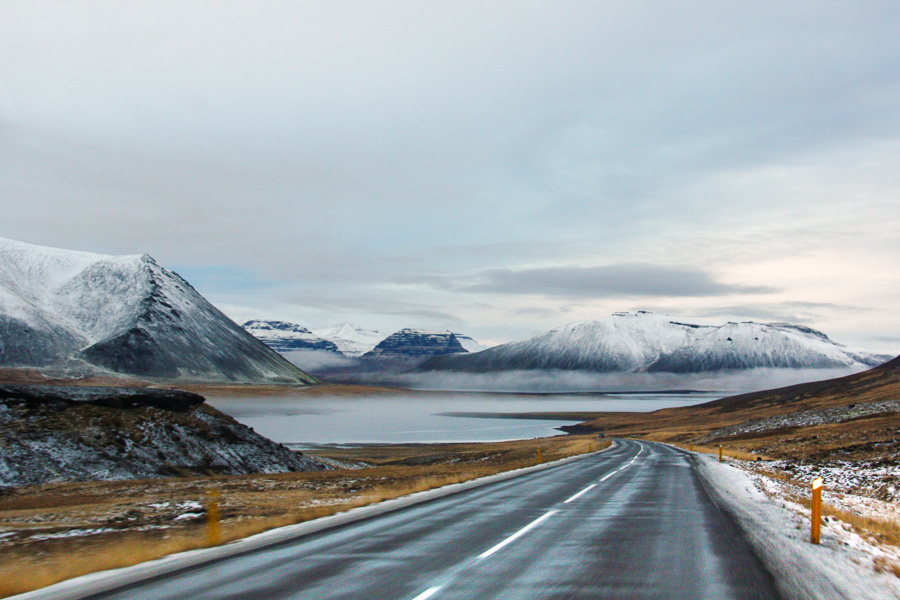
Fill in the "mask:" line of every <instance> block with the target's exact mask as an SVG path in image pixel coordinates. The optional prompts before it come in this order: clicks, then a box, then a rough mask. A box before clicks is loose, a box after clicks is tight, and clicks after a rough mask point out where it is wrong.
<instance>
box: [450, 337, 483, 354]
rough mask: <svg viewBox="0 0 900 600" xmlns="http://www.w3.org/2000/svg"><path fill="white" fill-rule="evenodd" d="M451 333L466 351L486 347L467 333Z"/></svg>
mask: <svg viewBox="0 0 900 600" xmlns="http://www.w3.org/2000/svg"><path fill="white" fill-rule="evenodd" d="M453 335H455V336H456V341H457V342H459V345H460V346H462V347H463V348H464V349H465V350H466V352H481V351H482V350H487V349H488V347H487V346H485V345H483V344H479V343H478V342H476V341H475V340H474V339H472V338H470V337H469V336H467V335H463V334H461V333H454V334H453Z"/></svg>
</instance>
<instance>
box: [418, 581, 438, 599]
mask: <svg viewBox="0 0 900 600" xmlns="http://www.w3.org/2000/svg"><path fill="white" fill-rule="evenodd" d="M440 589H441V586H439V585H436V586H434V587H430V588H428V589H427V590H425V591H424V592H422V593H421V594H419V595H418V596H416V597H415V598H413V599H412V600H425V599H426V598H431V597H432V596H434V595H435V594H437V593H438V590H440Z"/></svg>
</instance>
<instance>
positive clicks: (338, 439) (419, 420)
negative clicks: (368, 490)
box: [207, 392, 723, 446]
mask: <svg viewBox="0 0 900 600" xmlns="http://www.w3.org/2000/svg"><path fill="white" fill-rule="evenodd" d="M722 395H723V394H721V393H718V392H693V393H691V392H653V393H635V392H629V393H616V394H492V393H460V392H444V393H440V392H423V393H415V392H408V393H407V392H404V393H399V394H397V395H387V394H375V395H371V396H315V397H311V396H307V395H304V394H297V395H296V396H278V397H272V396H260V397H242V398H233V397H232V398H226V397H221V398H217V397H215V396H210V397H208V398H207V401H208V402H209V403H210V404H211V405H212V406H214V407H216V408H218V409H219V410H221V411H222V412H224V413H226V414H229V415H231V416H232V417H234V418H236V419H237V420H239V421H240V422H242V423H244V424H246V425H249V426H250V427H253V428H254V429H255V430H256V431H257V432H259V433H261V434H262V435H264V436H266V437H268V438H271V439H273V440H275V441H277V442H281V443H286V444H291V445H299V446H303V445H311V446H313V445H320V444H351V445H352V444H375V443H377V444H400V443H439V442H493V441H504V440H513V439H529V438H535V437H547V436H551V435H557V434H559V433H560V432H559V430H558V429H557V428H558V427H560V426H562V425H571V424H572V423H573V422H574V421H565V420H560V419H547V420H535V419H498V418H496V413H535V412H607V411H628V412H646V411H653V410H658V409H661V408H669V407H674V406H688V405H692V404H699V403H702V402H708V401H709V400H713V399H715V398H719V397H721V396H722ZM448 413H466V416H455V415H451V414H448ZM473 413H474V414H473ZM477 413H484V415H483V418H482V417H477V416H475V414H477ZM488 417H492V418H488Z"/></svg>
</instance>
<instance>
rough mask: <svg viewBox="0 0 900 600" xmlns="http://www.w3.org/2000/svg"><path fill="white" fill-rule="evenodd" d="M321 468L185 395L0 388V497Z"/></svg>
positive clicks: (129, 390) (125, 390) (98, 389)
mask: <svg viewBox="0 0 900 600" xmlns="http://www.w3.org/2000/svg"><path fill="white" fill-rule="evenodd" d="M328 468H329V467H327V466H326V465H324V464H323V463H321V462H319V461H317V460H315V459H313V458H310V457H307V456H303V455H302V454H301V453H299V452H293V451H291V450H289V449H288V448H286V447H285V446H282V445H281V444H277V443H275V442H273V441H272V440H269V439H267V438H265V437H263V436H261V435H259V434H258V433H256V432H254V431H253V430H252V429H251V428H249V427H247V426H246V425H243V424H241V423H239V422H237V421H236V420H234V419H233V418H231V417H229V416H227V415H225V414H223V413H221V412H219V411H218V410H216V409H215V408H212V407H211V406H208V405H207V404H205V403H204V401H203V397H202V396H198V395H197V394H191V393H189V392H183V391H179V390H155V389H135V388H110V387H63V386H0V487H4V486H19V485H29V484H40V483H48V482H55V481H84V480H115V479H145V478H157V477H173V476H189V475H246V474H251V473H284V472H292V471H319V470H326V469H328Z"/></svg>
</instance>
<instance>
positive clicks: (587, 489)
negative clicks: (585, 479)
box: [563, 483, 597, 504]
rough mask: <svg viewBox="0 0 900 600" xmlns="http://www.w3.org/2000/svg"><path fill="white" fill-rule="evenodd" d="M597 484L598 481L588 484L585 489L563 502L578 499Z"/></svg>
mask: <svg viewBox="0 0 900 600" xmlns="http://www.w3.org/2000/svg"><path fill="white" fill-rule="evenodd" d="M596 485H597V484H596V483H592V484H591V485H589V486H587V487H586V488H584V489H583V490H581V491H580V492H578V493H577V494H575V495H574V496H572V497H571V498H569V499H568V500H566V501H565V502H563V504H568V503H569V502H572V501H574V500H578V498H580V497H581V496H582V495H583V494H586V493H588V492H589V491H591V488H593V487H594V486H596Z"/></svg>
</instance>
